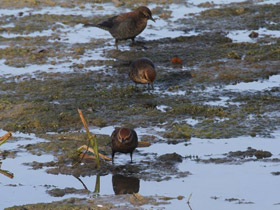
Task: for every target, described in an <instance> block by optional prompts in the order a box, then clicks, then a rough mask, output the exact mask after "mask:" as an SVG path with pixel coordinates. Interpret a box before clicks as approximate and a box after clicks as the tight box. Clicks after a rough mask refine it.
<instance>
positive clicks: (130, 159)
mask: <svg viewBox="0 0 280 210" xmlns="http://www.w3.org/2000/svg"><path fill="white" fill-rule="evenodd" d="M130 162H131V163H132V152H131V153H130Z"/></svg>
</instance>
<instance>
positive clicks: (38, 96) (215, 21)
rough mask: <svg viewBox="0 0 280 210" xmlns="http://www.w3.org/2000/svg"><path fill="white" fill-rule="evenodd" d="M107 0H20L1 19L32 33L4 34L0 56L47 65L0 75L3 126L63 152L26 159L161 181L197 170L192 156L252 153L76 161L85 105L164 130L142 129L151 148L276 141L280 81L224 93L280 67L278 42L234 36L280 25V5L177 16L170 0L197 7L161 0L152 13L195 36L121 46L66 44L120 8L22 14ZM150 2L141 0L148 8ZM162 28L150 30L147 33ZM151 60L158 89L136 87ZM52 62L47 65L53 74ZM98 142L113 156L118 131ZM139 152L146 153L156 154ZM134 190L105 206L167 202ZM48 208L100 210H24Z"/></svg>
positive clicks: (78, 202)
mask: <svg viewBox="0 0 280 210" xmlns="http://www.w3.org/2000/svg"><path fill="white" fill-rule="evenodd" d="M100 2H101V1H85V0H80V1H63V0H62V1H58V0H39V1H33V0H30V1H29V0H28V1H18V4H17V6H16V8H17V9H18V11H19V13H16V14H12V15H2V16H0V24H1V26H0V32H1V33H8V34H9V33H10V34H21V35H24V36H17V37H5V36H1V34H0V45H4V46H6V47H4V48H0V59H3V61H4V64H5V65H6V66H9V67H17V68H28V67H29V66H30V65H38V70H39V71H36V72H33V73H32V74H19V75H13V73H12V72H11V75H1V76H0V112H1V115H0V128H2V129H3V130H7V131H12V132H17V131H19V132H23V133H35V134H36V135H37V136H38V137H41V138H45V139H47V140H49V141H47V142H41V143H38V144H29V145H26V146H24V148H22V149H25V150H27V151H29V152H31V153H32V154H38V155H40V154H42V153H44V154H45V153H47V154H53V155H54V156H55V157H56V158H57V159H56V161H52V162H46V163H38V162H32V163H27V164H29V165H31V166H32V167H33V169H34V170H36V169H38V168H45V169H46V172H47V173H52V174H60V173H62V174H71V175H75V176H77V177H79V176H88V175H95V174H100V175H105V174H114V173H116V172H118V173H121V174H130V175H133V176H135V177H137V178H139V179H142V180H154V181H163V180H168V179H171V178H176V177H186V176H189V175H190V174H191V172H189V171H180V170H179V169H178V168H177V164H178V163H180V162H182V159H185V158H193V159H194V160H195V161H204V162H205V163H209V162H215V163H224V162H235V163H236V161H237V162H238V161H243V158H236V156H238V155H237V154H236V153H234V152H237V151H232V152H233V153H229V154H225V157H223V158H218V159H213V158H209V159H208V160H200V159H197V158H196V157H182V156H180V155H178V154H176V153H175V154H165V155H162V156H156V155H155V156H154V158H150V157H149V158H147V160H145V161H141V164H132V165H131V164H126V165H114V166H112V165H111V163H109V162H106V161H102V164H101V165H102V166H101V168H100V169H95V167H94V163H93V162H88V163H86V164H75V163H76V162H77V157H78V154H77V152H75V150H76V149H77V148H78V147H79V146H81V145H83V144H87V138H86V135H85V134H84V133H83V132H79V131H80V130H81V129H82V123H81V121H80V118H79V115H78V113H77V108H80V109H81V110H82V111H83V112H84V115H85V116H86V118H87V119H88V122H89V125H90V126H98V127H105V126H110V125H113V126H114V125H118V126H129V127H132V128H138V127H144V128H148V127H152V126H158V127H160V128H163V129H164V131H162V132H161V136H162V137H163V138H158V137H155V136H149V135H147V136H144V138H145V139H143V140H145V141H150V142H151V143H152V144H154V143H157V142H162V141H163V140H164V142H165V143H168V144H178V143H181V142H185V143H186V145H187V144H188V141H189V140H190V139H192V138H194V137H197V138H206V139H214V138H215V139H219V138H233V137H239V136H252V137H256V136H263V137H270V134H271V132H272V131H273V130H275V129H276V128H279V125H280V118H279V107H280V87H279V86H278V87H274V88H272V89H269V90H263V91H248V90H245V91H239V92H236V91H230V90H227V89H223V88H224V87H226V86H227V85H230V84H237V83H240V82H252V81H260V80H265V79H269V78H270V77H271V76H273V75H277V74H279V73H280V69H279V65H280V61H279V58H280V45H279V43H280V38H277V37H273V36H265V37H259V38H252V42H234V41H233V40H232V39H231V38H229V37H228V36H227V35H228V31H230V30H248V31H250V32H251V31H254V30H258V29H259V28H263V27H265V28H267V29H270V30H279V27H280V25H279V23H280V20H279V18H280V17H279V13H280V5H279V4H276V5H260V4H255V3H254V1H247V2H246V1H245V2H242V3H232V4H226V5H220V7H219V8H217V5H215V4H213V3H205V4H201V5H199V7H200V8H204V11H202V12H201V13H198V14H192V15H187V16H185V17H184V18H180V19H177V20H176V21H175V22H174V21H172V15H170V14H172V11H171V10H170V8H169V7H168V3H171V2H172V3H176V4H179V3H183V4H187V3H186V2H184V1H156V4H157V6H156V7H155V8H154V9H153V10H152V12H153V14H154V17H155V18H156V19H157V20H160V19H164V20H165V21H167V22H168V23H169V24H170V25H171V26H172V27H173V30H178V31H181V32H182V33H188V32H189V31H195V32H196V33H197V35H193V36H188V35H187V34H186V35H181V36H178V37H173V38H161V39H155V40H147V39H145V37H140V38H139V39H136V44H135V45H131V42H130V41H124V42H121V44H120V47H119V49H116V48H115V46H114V40H113V39H112V38H110V37H106V38H104V39H100V38H95V37H94V35H93V36H92V38H91V40H90V41H89V42H86V43H71V42H65V41H61V40H63V36H64V35H63V29H64V28H66V27H74V26H75V25H77V24H85V23H92V22H98V21H100V20H101V19H104V18H106V17H109V16H110V15H109V14H114V13H110V12H108V11H107V13H109V14H104V15H94V12H93V14H92V16H88V17H85V16H82V15H75V14H71V15H68V14H65V15H63V14H58V15H55V14H34V13H32V12H31V13H30V14H28V12H25V10H24V8H26V7H29V8H31V9H32V10H34V11H36V10H37V9H38V10H39V9H41V8H44V7H57V6H59V7H62V8H73V7H78V8H80V10H83V9H84V7H85V5H87V4H88V3H90V4H91V7H92V10H93V11H95V10H99V11H102V9H104V8H103V4H100ZM109 2H111V1H109ZM137 2H138V3H134V1H129V3H127V2H126V1H114V5H113V6H115V7H116V8H129V9H132V8H135V7H136V6H137V5H139V4H140V3H139V1H137ZM151 2H152V1H143V4H149V3H151ZM2 3H3V4H2ZM2 3H1V8H7V9H14V8H15V5H14V4H13V5H11V3H10V1H2ZM102 3H104V1H102ZM153 3H155V1H153ZM21 9H22V10H23V12H21ZM148 25H149V24H148ZM170 25H169V26H170ZM152 27H154V26H148V27H147V28H146V30H147V31H148V30H149V29H151V28H152ZM46 30H51V33H46V35H43V36H32V37H31V36H29V34H30V33H34V32H38V33H44V31H46ZM159 33H160V31H159ZM96 50H100V51H99V52H100V55H98V56H99V58H98V59H94V58H92V57H91V56H92V54H95V53H96ZM143 56H145V57H148V58H151V59H152V60H153V62H154V63H155V65H156V69H157V73H158V75H157V79H156V82H155V90H153V91H148V90H147V87H146V86H144V85H138V87H137V88H135V86H134V84H133V83H132V82H131V81H130V80H129V78H128V66H129V63H130V61H132V60H133V59H135V58H138V57H143ZM174 56H177V57H179V58H181V59H182V61H183V64H173V63H172V62H171V59H172V58H173V57H174ZM83 58H86V59H83ZM64 63H67V64H68V63H71V65H69V67H68V68H69V72H67V73H64V72H57V71H55V72H52V69H53V68H55V67H56V66H57V65H61V64H64ZM40 66H42V68H43V69H40ZM45 66H48V69H47V70H46V69H44V68H45ZM92 68H96V69H97V70H91V69H92ZM40 70H43V71H40ZM181 93H183V94H181ZM222 97H226V98H227V100H226V103H225V105H209V102H219V101H220V100H221V98H222ZM162 105H165V106H166V108H165V110H164V111H161V110H159V109H158V108H157V107H159V106H162ZM185 119H193V120H198V122H199V123H197V124H195V125H191V124H188V123H187V122H186V121H185ZM50 132H51V133H50ZM98 143H99V147H100V151H101V152H102V153H104V154H106V155H108V156H110V155H111V154H110V146H109V145H108V144H109V143H110V137H109V135H98ZM242 152H243V153H242ZM248 154H249V155H248ZM138 155H141V156H144V157H145V155H146V154H138ZM246 155H247V156H249V157H257V160H256V159H252V160H251V159H249V160H248V159H247V161H261V160H262V158H267V157H270V152H269V151H260V150H254V149H252V148H251V150H250V149H248V151H247V153H246V151H241V154H240V156H242V157H245V156H246ZM166 156H167V157H166ZM3 161H4V160H3ZM274 161H278V160H274ZM73 163H74V164H75V165H74V166H73ZM62 190H64V189H62ZM56 192H57V193H58V194H59V193H65V190H64V191H63V192H61V189H60V190H59V189H58V190H57V191H56ZM74 192H75V193H76V191H75V190H74ZM53 193H55V192H53ZM70 193H71V190H70ZM54 196H55V194H54ZM133 196H135V195H129V196H123V197H122V196H120V197H118V196H117V197H113V198H112V197H99V198H98V199H100V200H102V199H104V200H105V201H106V202H107V203H108V201H109V200H113V201H112V203H110V204H106V205H105V204H104V205H103V208H100V209H110V208H112V207H113V206H114V205H115V203H118V202H117V201H118V199H128V203H129V204H127V205H128V206H127V208H128V209H131V208H136V209H137V208H138V207H137V206H141V205H138V204H135V202H136V201H137V202H140V200H141V199H144V201H143V202H144V203H148V204H150V205H152V206H153V205H154V206H156V205H157V202H163V201H164V200H165V199H164V198H158V197H155V198H144V197H143V198H142V197H136V198H134V197H133ZM139 196H140V195H139ZM133 199H136V201H134V200H133ZM170 199H177V198H170ZM114 200H116V201H115V202H114ZM167 200H168V199H167ZM106 202H105V203H106ZM165 202H166V201H165ZM40 205H44V208H45V209H75V208H79V209H89V208H90V209H95V208H99V207H97V206H94V203H92V201H91V200H85V199H74V198H73V199H70V200H65V201H59V202H54V203H50V204H35V205H26V206H24V209H38V208H39V207H40V208H43V207H42V206H40ZM89 206H90V207H89ZM115 207H116V206H115ZM116 208H117V207H116ZM139 208H140V207H139ZM9 209H22V207H12V208H9Z"/></svg>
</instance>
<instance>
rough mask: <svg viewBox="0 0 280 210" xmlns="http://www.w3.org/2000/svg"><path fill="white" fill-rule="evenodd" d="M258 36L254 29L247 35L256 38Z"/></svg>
mask: <svg viewBox="0 0 280 210" xmlns="http://www.w3.org/2000/svg"><path fill="white" fill-rule="evenodd" d="M258 36H259V33H257V32H255V31H252V32H251V33H250V34H249V37H250V38H257V37H258Z"/></svg>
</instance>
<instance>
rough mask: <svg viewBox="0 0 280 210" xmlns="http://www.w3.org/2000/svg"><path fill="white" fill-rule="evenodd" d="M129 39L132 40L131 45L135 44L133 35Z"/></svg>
mask: <svg viewBox="0 0 280 210" xmlns="http://www.w3.org/2000/svg"><path fill="white" fill-rule="evenodd" d="M131 40H132V45H134V44H135V37H133V38H131Z"/></svg>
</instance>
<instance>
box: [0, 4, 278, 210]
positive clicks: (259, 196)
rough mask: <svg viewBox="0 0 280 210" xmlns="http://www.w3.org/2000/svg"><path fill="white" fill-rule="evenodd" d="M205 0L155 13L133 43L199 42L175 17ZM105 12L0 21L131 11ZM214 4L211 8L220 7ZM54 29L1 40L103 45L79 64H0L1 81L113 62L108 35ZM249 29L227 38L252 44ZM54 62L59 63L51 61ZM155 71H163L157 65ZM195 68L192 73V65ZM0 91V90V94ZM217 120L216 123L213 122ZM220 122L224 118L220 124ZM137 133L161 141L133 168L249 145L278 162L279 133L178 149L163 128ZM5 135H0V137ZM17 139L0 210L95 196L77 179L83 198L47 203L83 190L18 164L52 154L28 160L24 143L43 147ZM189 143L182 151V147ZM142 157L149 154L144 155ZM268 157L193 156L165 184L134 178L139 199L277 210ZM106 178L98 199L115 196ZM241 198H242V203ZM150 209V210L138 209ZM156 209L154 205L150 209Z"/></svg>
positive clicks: (273, 79)
mask: <svg viewBox="0 0 280 210" xmlns="http://www.w3.org/2000/svg"><path fill="white" fill-rule="evenodd" d="M205 2H208V1H206V0H198V1H188V2H186V3H189V4H180V5H177V4H170V5H169V7H168V6H166V8H164V9H167V10H171V11H172V13H171V17H170V18H169V19H161V18H159V17H157V15H155V18H156V19H157V20H156V23H153V22H152V21H149V23H148V26H147V28H146V29H145V31H144V32H143V33H142V34H141V35H139V36H138V37H137V40H140V41H145V40H154V39H160V38H167V37H171V38H174V37H178V36H182V35H183V36H197V35H199V34H200V33H199V32H196V31H195V30H190V31H189V32H184V31H179V30H176V27H178V26H179V24H174V23H175V22H176V21H177V22H179V21H178V20H179V19H181V18H185V17H190V16H191V15H192V14H191V13H194V14H199V12H201V11H204V10H206V9H207V8H203V7H198V6H197V5H198V4H200V3H205ZM234 2H242V0H219V1H214V3H215V4H228V3H234ZM257 3H258V4H265V3H274V4H275V3H279V1H274V0H268V1H263V2H259V1H257ZM101 5H102V6H103V8H104V9H100V10H99V9H96V8H93V7H92V4H85V5H84V6H85V8H84V9H82V10H81V9H80V7H74V8H61V7H47V8H42V9H37V10H34V9H31V8H23V9H15V10H10V9H0V16H3V15H15V16H17V15H18V13H19V12H24V14H23V16H25V15H28V14H29V13H31V14H65V15H81V16H84V17H90V16H93V15H111V14H112V15H114V14H119V13H121V12H127V11H130V9H127V8H123V7H118V8H116V7H115V6H114V4H112V3H106V4H101ZM148 6H149V7H150V8H153V7H156V6H157V5H155V4H151V5H148ZM218 7H219V5H216V6H215V8H218ZM56 24H59V25H60V26H61V27H62V28H60V29H59V30H57V31H52V30H44V31H42V32H33V33H30V34H13V33H0V36H3V37H7V38H16V37H26V36H30V37H35V36H48V37H52V36H54V35H56V34H59V35H60V38H61V39H60V40H55V41H56V42H61V43H64V44H69V45H74V44H85V43H89V44H91V42H92V41H94V40H97V39H103V40H105V44H104V46H100V47H97V48H95V49H94V50H85V53H84V55H83V56H81V58H78V59H72V58H71V61H65V62H63V61H61V62H62V63H60V64H56V65H51V64H44V65H34V64H30V65H27V66H26V67H22V68H16V67H11V66H8V65H5V60H4V59H1V60H0V74H1V75H6V76H7V77H9V76H12V75H21V74H29V75H31V76H36V74H37V73H39V72H62V73H69V72H73V71H75V70H73V68H72V67H71V66H72V65H73V64H76V63H82V64H85V63H86V62H87V61H90V60H112V58H108V57H106V55H105V53H104V51H105V50H107V51H109V50H113V49H115V46H114V39H113V38H112V37H111V35H110V34H109V32H106V31H104V30H101V29H99V28H96V27H87V28H85V27H83V25H82V24H76V25H74V26H73V27H72V26H69V25H65V24H63V23H56ZM1 27H14V25H13V24H12V23H10V24H6V25H1ZM256 32H258V33H259V38H263V37H265V36H266V35H270V36H272V37H275V38H279V37H280V33H279V31H277V30H275V31H274V30H267V29H264V28H261V29H259V30H256ZM250 33H251V31H247V30H234V31H229V33H228V35H227V36H228V37H229V38H231V39H232V40H233V41H234V42H256V41H257V39H258V38H257V39H251V38H250V37H249V36H248V35H249V34H250ZM53 42H54V41H53V39H49V43H50V45H51V44H52V43H53ZM129 43H130V42H129V41H128V42H125V43H121V44H120V51H124V50H129V49H130V47H129ZM6 47H9V46H8V45H0V48H6ZM55 61H56V62H57V63H58V62H59V61H58V60H55ZM106 67H108V66H103V65H102V66H91V67H88V68H84V69H83V70H81V71H104V69H105V68H106ZM160 68H161V67H160ZM192 69H194V67H192ZM164 70H166V71H172V70H173V69H172V68H170V69H169V68H167V67H164ZM183 70H190V67H188V66H183ZM279 86H280V76H279V75H274V76H270V78H269V79H267V80H259V81H255V82H249V83H243V82H241V83H237V84H235V85H227V86H225V87H224V88H217V87H207V88H206V89H205V90H203V91H200V92H201V94H208V93H210V92H215V91H221V92H222V91H225V92H243V91H264V90H270V89H271V88H274V87H279ZM0 93H1V90H0ZM153 93H154V94H155V95H157V96H161V97H164V96H165V95H166V96H180V97H184V96H185V97H188V95H187V94H186V91H185V90H181V89H178V90H174V91H168V90H167V89H164V90H162V89H161V88H160V87H158V86H157V85H156V86H155V90H154V91H153ZM218 99H220V100H215V101H211V100H209V101H207V102H203V104H207V105H210V106H222V107H228V106H229V105H239V104H238V103H235V102H232V101H231V98H230V97H229V96H224V95H223V94H221V95H219V97H218ZM53 103H54V104H59V102H58V101H56V100H54V101H53ZM156 108H157V109H158V110H160V111H161V112H166V109H168V108H169V106H168V104H166V105H158V106H157V107H156ZM216 120H221V119H216ZM223 120H226V118H225V119H223ZM183 121H185V122H186V123H188V124H189V125H191V126H195V125H196V124H197V123H199V122H200V119H191V118H186V119H184V120H183ZM115 126H118V125H114V126H107V127H103V128H97V127H92V128H91V129H90V130H91V132H93V133H96V134H105V135H111V133H112V131H113V130H114V127H115ZM136 131H137V133H138V135H139V138H140V139H141V140H145V139H142V138H144V137H143V136H146V135H148V136H149V135H150V136H154V137H156V138H157V139H159V140H162V141H160V142H163V141H164V143H154V144H152V146H150V147H148V148H138V149H137V152H135V153H134V156H133V160H134V163H133V164H138V163H140V162H141V161H144V160H146V159H150V160H154V159H155V158H156V157H158V156H159V155H163V154H166V153H173V152H176V153H178V154H180V155H182V156H183V157H185V156H194V157H197V158H199V159H201V160H207V159H209V158H222V157H224V154H225V153H227V152H230V151H237V150H242V151H244V150H246V149H247V148H248V147H252V148H254V149H259V150H267V151H270V152H271V153H272V154H273V156H272V158H280V157H279V156H280V152H279V149H278V148H279V147H280V130H277V131H275V132H274V133H272V135H273V136H275V137H274V138H262V137H258V136H257V137H255V138H253V137H239V138H230V139H211V140H210V139H199V138H192V139H191V140H190V141H187V142H184V143H178V144H176V145H173V144H167V143H166V141H167V139H165V138H164V137H163V136H162V134H161V132H164V131H165V130H164V128H163V127H161V125H158V126H157V127H148V128H143V127H140V128H139V127H138V128H136ZM4 133H5V131H3V130H0V136H1V135H3V134H4ZM13 136H14V137H16V139H12V140H9V141H8V142H7V143H5V144H4V145H2V146H1V147H0V149H1V150H2V151H3V150H8V151H14V152H17V156H16V157H15V158H12V157H7V158H6V159H4V160H1V161H2V166H1V169H3V170H8V171H10V172H12V173H14V178H13V179H10V178H8V177H5V176H3V175H1V174H0V177H1V178H0V189H1V192H5V193H4V195H1V198H2V201H1V202H0V209H3V208H5V207H10V206H13V205H21V204H29V203H38V202H51V201H57V200H62V199H65V198H69V197H73V196H75V197H82V198H84V197H88V198H90V197H91V196H92V194H93V191H94V183H95V180H96V176H87V177H81V180H82V181H83V182H84V183H85V185H86V186H87V188H88V189H89V190H90V191H91V192H90V194H89V195H77V194H69V195H65V196H64V197H62V198H60V197H52V196H50V195H49V194H47V193H46V190H48V189H54V188H61V189H63V188H66V187H73V188H76V189H83V185H82V183H81V182H80V181H78V180H77V179H76V178H75V177H73V176H68V175H51V174H47V173H46V172H45V168H43V169H38V170H33V169H31V166H27V165H24V164H23V163H30V162H32V161H38V162H47V161H52V160H54V157H53V156H52V155H48V154H41V155H40V156H37V155H32V154H30V153H28V152H27V151H26V150H25V149H24V148H22V146H23V145H27V144H35V143H37V142H44V141H47V140H45V139H40V138H38V137H36V136H35V135H33V134H30V135H27V134H22V133H15V134H13ZM186 143H187V145H186ZM144 153H147V156H144V155H142V154H144ZM272 158H268V161H262V160H258V161H257V160H256V159H254V160H252V161H249V162H244V163H243V162H242V161H240V162H238V161H237V162H233V163H232V162H231V163H224V164H215V163H208V164H205V163H202V162H197V161H196V158H194V159H190V158H185V159H184V160H183V162H182V163H179V164H178V168H179V170H180V171H183V172H184V171H190V173H191V174H192V175H189V176H187V177H184V178H175V177H171V179H170V180H168V181H161V182H156V181H145V180H140V190H139V193H140V194H141V195H146V196H155V195H159V196H170V197H177V196H180V195H182V196H184V199H183V200H177V199H173V200H170V202H171V204H170V205H161V206H159V208H164V209H188V208H189V207H188V206H187V204H186V202H187V200H188V198H189V196H190V194H192V197H191V199H190V205H191V207H192V209H229V210H231V209H232V210H233V209H244V210H245V209H246V210H247V209H254V210H256V209H271V210H273V209H279V205H275V204H277V203H280V198H279V184H280V180H279V177H278V176H273V175H272V174H271V172H275V171H279V165H280V163H279V162H273V161H272ZM128 162H129V155H124V154H118V155H117V156H116V160H115V163H116V164H119V165H121V164H128ZM112 176H113V175H111V174H109V175H106V176H102V177H101V180H100V181H101V183H100V184H101V191H100V195H102V196H105V195H114V194H115V193H114V189H113V186H112ZM231 198H236V199H240V201H242V202H253V203H252V204H237V203H238V201H231V202H229V201H225V199H231ZM242 199H244V200H242ZM144 207H145V208H149V207H150V206H149V205H146V206H144ZM154 208H155V207H154Z"/></svg>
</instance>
